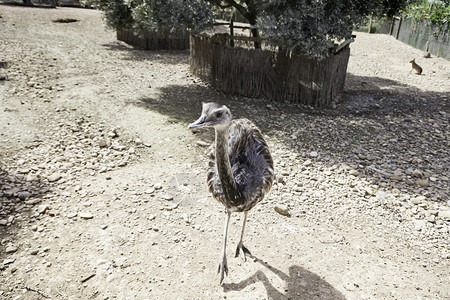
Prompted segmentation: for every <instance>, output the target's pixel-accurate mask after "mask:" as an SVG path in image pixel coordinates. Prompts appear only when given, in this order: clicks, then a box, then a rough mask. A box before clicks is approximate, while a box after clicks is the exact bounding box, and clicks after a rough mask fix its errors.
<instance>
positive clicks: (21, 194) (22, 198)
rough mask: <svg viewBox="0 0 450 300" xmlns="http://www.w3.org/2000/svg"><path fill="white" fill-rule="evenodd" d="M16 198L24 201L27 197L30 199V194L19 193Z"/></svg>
mask: <svg viewBox="0 0 450 300" xmlns="http://www.w3.org/2000/svg"><path fill="white" fill-rule="evenodd" d="M17 197H18V198H19V199H20V200H22V201H25V200H26V199H27V198H28V197H30V193H28V192H20V193H19V194H18V195H17Z"/></svg>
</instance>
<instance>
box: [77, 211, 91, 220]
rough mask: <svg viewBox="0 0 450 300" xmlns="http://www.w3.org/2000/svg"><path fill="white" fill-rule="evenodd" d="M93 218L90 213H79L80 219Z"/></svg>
mask: <svg viewBox="0 0 450 300" xmlns="http://www.w3.org/2000/svg"><path fill="white" fill-rule="evenodd" d="M93 217H94V216H93V215H92V214H90V213H85V212H81V213H80V218H82V219H86V220H87V219H92V218H93Z"/></svg>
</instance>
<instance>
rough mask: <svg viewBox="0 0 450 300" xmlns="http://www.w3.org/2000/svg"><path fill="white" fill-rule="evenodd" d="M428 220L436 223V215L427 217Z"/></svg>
mask: <svg viewBox="0 0 450 300" xmlns="http://www.w3.org/2000/svg"><path fill="white" fill-rule="evenodd" d="M427 221H428V222H430V223H435V222H436V217H435V216H434V215H431V216H429V217H428V218H427Z"/></svg>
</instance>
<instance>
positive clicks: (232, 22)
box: [230, 16, 234, 48]
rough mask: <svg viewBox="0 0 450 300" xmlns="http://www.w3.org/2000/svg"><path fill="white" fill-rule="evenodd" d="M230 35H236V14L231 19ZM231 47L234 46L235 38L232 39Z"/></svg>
mask: <svg viewBox="0 0 450 300" xmlns="http://www.w3.org/2000/svg"><path fill="white" fill-rule="evenodd" d="M230 35H231V36H234V16H232V17H231V20H230ZM230 47H231V48H233V47H234V40H233V39H231V40H230Z"/></svg>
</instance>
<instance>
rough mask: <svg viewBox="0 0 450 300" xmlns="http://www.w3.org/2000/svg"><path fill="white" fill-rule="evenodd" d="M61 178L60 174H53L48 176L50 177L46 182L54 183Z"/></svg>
mask: <svg viewBox="0 0 450 300" xmlns="http://www.w3.org/2000/svg"><path fill="white" fill-rule="evenodd" d="M61 177H62V176H61V174H59V173H54V174H52V175H50V176H49V177H48V178H47V180H48V181H49V182H55V181H58V180H60V179H61Z"/></svg>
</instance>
